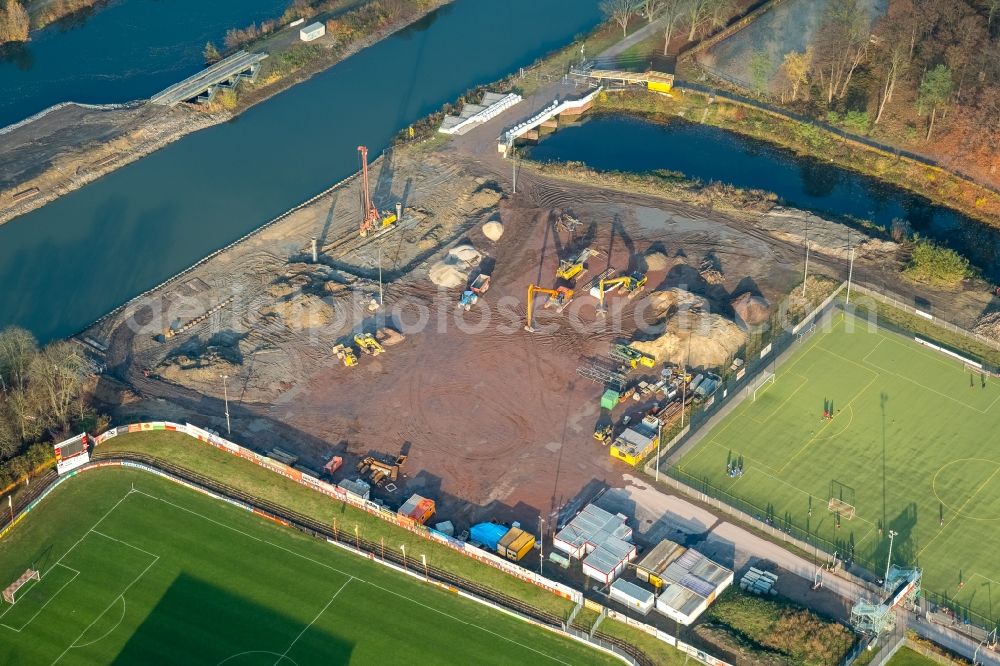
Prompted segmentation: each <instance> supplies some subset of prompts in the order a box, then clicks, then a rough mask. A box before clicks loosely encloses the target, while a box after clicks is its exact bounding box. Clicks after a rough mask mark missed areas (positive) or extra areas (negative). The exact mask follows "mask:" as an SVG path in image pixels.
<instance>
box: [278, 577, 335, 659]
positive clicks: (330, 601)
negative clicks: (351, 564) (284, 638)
mask: <svg viewBox="0 0 1000 666" xmlns="http://www.w3.org/2000/svg"><path fill="white" fill-rule="evenodd" d="M352 580H354V576H351V577H350V578H348V579H347V580H345V581H344V584H343V585H341V586H340V589H338V590H337V591H336V592H334V593H333V596H332V597H330V600H329V601H327V602H326V605H325V606H323V608H321V609H320V611H319V612H318V613H316V617H314V618H313V619H312V620H310V621H309V624H307V625H306V626H304V627H302V631H300V632H299V635H298V636H296V637H295V639H294V640H293V641H292V642H291V643H289V644H288V647H287V648H285V651H284V652H282V653H281V655H280V656H279V657H278V658H277V660H275V662H274V666H278V664H279V663H280V662H281V660H282V659H284V658H285V657H287V656H288V653H289V652H291V651H292V648H293V647H295V644H296V643H298V642H299V639H300V638H302V637H303V636H305V633H306V632H307V631H309V628H310V627H312V626H313V625H314V624H316V620H318V619H319V618H320V616H321V615H323V613H325V612H326V609H327V608H329V607H330V604H332V603H333V600H334V599H336V598H337V595H339V594H340V593H341V592H343V591H344V588H345V587H347V584H348V583H350V582H351V581H352Z"/></svg>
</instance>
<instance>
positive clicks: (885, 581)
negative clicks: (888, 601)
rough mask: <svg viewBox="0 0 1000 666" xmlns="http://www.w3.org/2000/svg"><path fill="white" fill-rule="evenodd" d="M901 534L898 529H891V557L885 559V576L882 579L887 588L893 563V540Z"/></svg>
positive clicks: (884, 587) (884, 586)
mask: <svg viewBox="0 0 1000 666" xmlns="http://www.w3.org/2000/svg"><path fill="white" fill-rule="evenodd" d="M897 536H899V533H898V532H896V530H889V557H887V558H886V561H885V577H884V578H883V579H882V588H883V589H887V588H888V585H889V567H890V566H891V565H892V540H893V539H895V538H896V537H897Z"/></svg>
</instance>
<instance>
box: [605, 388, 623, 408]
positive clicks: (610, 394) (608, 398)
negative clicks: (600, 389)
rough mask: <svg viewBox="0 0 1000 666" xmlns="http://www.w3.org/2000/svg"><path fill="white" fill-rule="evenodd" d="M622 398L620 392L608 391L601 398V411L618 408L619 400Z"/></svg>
mask: <svg viewBox="0 0 1000 666" xmlns="http://www.w3.org/2000/svg"><path fill="white" fill-rule="evenodd" d="M620 397H621V394H619V393H618V391H616V390H614V389H608V390H607V391H605V392H604V395H602V396H601V409H609V410H610V409H614V408H615V407H616V406H618V399H619V398H620Z"/></svg>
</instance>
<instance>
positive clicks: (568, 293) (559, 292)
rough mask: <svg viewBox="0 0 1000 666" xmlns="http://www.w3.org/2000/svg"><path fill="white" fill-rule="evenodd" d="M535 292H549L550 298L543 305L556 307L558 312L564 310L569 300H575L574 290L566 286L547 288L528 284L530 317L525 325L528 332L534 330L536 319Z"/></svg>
mask: <svg viewBox="0 0 1000 666" xmlns="http://www.w3.org/2000/svg"><path fill="white" fill-rule="evenodd" d="M535 294H548V296H549V300H547V301H545V305H544V306H543V307H546V308H550V307H554V308H555V309H556V312H562V311H563V309H564V308H565V307H566V306H567V305H569V302H570V301H572V300H573V290H572V289H567V288H566V287H559V288H557V289H546V288H545V287H539V286H536V285H533V284H529V285H528V317H527V320H528V321H527V323H526V324H525V325H524V330H526V331H528V332H534V330H535V329H534V327H533V326H532V324H533V323H534V319H533V317H532V313H533V312H534V302H535Z"/></svg>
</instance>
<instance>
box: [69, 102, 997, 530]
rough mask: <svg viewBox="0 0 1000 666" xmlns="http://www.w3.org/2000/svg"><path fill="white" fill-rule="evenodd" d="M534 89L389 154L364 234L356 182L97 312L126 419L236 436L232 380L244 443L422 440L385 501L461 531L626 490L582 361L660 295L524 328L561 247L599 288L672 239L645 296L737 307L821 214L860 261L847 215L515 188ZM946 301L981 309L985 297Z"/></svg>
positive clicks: (774, 287) (787, 276)
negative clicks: (497, 231) (610, 489)
mask: <svg viewBox="0 0 1000 666" xmlns="http://www.w3.org/2000/svg"><path fill="white" fill-rule="evenodd" d="M549 99H551V98H549ZM544 101H545V99H544V97H541V96H540V97H539V98H538V99H536V100H534V102H535V103H537V104H539V105H541V104H543V103H544ZM531 105H532V101H530V100H529V102H528V103H526V104H524V105H522V106H523V108H519V107H515V108H514V109H512V110H511V111H509V112H507V113H506V114H504V115H503V116H501V117H500V118H499V119H497V120H495V121H493V122H492V123H490V124H488V125H487V126H486V127H483V128H481V129H478V130H476V131H474V132H471V133H470V134H468V135H465V136H463V137H461V138H460V139H458V140H455V141H453V142H451V143H450V144H448V145H446V146H444V147H443V148H437V149H434V148H432V147H423V146H416V147H411V148H407V149H401V150H398V151H396V152H394V153H391V154H390V155H389V157H388V158H386V159H385V160H382V161H381V162H380V163H378V164H376V165H375V167H374V177H375V178H376V203H377V204H378V205H379V206H380V207H381V208H390V207H392V206H393V205H394V203H395V202H396V201H402V202H404V207H405V212H404V215H403V221H402V222H401V223H400V224H399V225H398V228H396V229H394V230H392V231H390V232H388V233H386V234H384V235H380V236H376V237H369V238H368V239H361V238H358V236H357V224H358V220H359V217H360V203H359V192H358V183H357V179H353V180H351V181H350V182H348V183H347V184H345V185H343V186H341V187H340V188H337V189H336V190H334V191H333V192H332V193H330V194H328V195H325V196H323V197H321V198H320V199H318V200H317V201H315V202H313V203H311V204H309V205H308V206H305V207H303V208H301V209H299V210H297V211H295V212H293V213H291V214H290V215H288V216H287V217H286V218H284V219H282V220H281V221H279V222H277V223H276V224H274V225H272V226H270V227H268V228H266V229H264V230H263V231H261V232H260V233H258V234H257V235H255V236H253V237H251V238H250V239H248V240H246V241H244V242H242V243H240V244H238V245H236V246H234V247H233V248H230V249H228V250H226V251H224V252H222V253H220V254H219V255H217V256H215V257H213V258H212V259H210V260H208V261H207V262H205V263H203V264H201V265H199V266H198V267H196V268H194V269H193V270H191V271H189V272H187V273H186V274H184V275H182V276H180V277H178V278H176V279H175V280H174V281H172V282H171V283H168V284H167V285H166V286H164V287H162V288H160V289H158V290H155V291H154V292H152V293H151V294H150V295H148V296H147V297H144V298H143V299H141V300H139V301H136V302H134V303H131V304H129V306H127V307H126V308H124V309H123V310H122V311H121V312H119V313H117V314H116V315H114V316H112V317H109V318H107V319H105V320H103V321H102V322H99V323H98V324H96V325H95V326H94V327H92V329H90V330H89V331H87V332H86V334H85V335H86V336H89V337H91V338H93V339H95V340H97V341H99V342H101V343H102V344H106V345H107V346H109V348H110V349H109V351H108V352H107V354H106V355H105V359H104V360H105V362H106V363H107V364H108V367H109V370H108V373H107V374H106V375H105V376H104V378H103V379H102V381H101V387H100V389H101V396H102V397H103V398H104V399H105V400H106V401H108V402H109V403H110V404H111V406H112V409H113V410H114V412H115V416H116V417H117V419H118V421H119V422H125V421H129V420H133V419H136V418H139V417H152V418H162V419H185V418H187V419H191V420H192V421H195V422H198V423H209V424H212V425H213V426H214V427H216V428H217V429H219V430H220V431H222V430H223V428H224V427H225V420H224V418H223V416H222V415H223V412H224V406H223V400H222V398H223V383H222V379H221V377H220V376H221V375H223V374H225V375H227V376H228V380H227V388H228V395H229V398H230V411H231V412H232V415H233V435H232V437H233V439H234V440H237V441H240V442H241V443H244V444H249V445H251V446H254V447H256V448H259V449H261V450H265V451H266V450H267V449H269V448H270V447H272V446H275V445H280V446H281V447H282V448H284V449H287V450H291V451H294V452H296V453H298V454H300V455H301V456H302V458H303V462H304V463H305V464H307V465H309V466H311V467H313V468H319V467H320V466H321V465H322V463H323V462H325V461H326V460H327V458H328V457H329V456H330V455H332V454H334V453H336V454H340V455H345V454H346V456H347V459H346V462H347V464H346V465H345V469H344V470H343V471H342V472H341V473H340V474H339V475H338V477H337V478H338V480H339V478H342V477H343V476H353V473H351V472H350V470H351V468H352V466H353V462H354V461H355V460H357V456H359V455H362V454H367V453H368V452H379V453H383V454H387V455H395V454H396V453H398V452H400V451H405V452H407V453H408V454H409V460H408V461H407V463H406V466H405V468H404V472H405V475H406V478H405V479H404V480H403V481H402V482H401V483H400V484H399V485H400V487H401V489H400V490H399V491H397V493H396V494H395V495H394V496H392V497H387V498H386V499H389V500H391V501H394V502H397V503H398V502H401V501H402V499H403V498H405V497H406V496H407V494H408V493H409V492H411V491H423V492H425V493H426V494H428V495H430V496H432V497H434V498H435V499H437V500H438V507H439V508H438V514H439V515H440V516H441V517H442V519H452V520H454V521H455V522H456V523H457V525H458V526H459V529H461V527H464V526H467V525H468V523H469V522H474V521H476V520H480V519H489V518H498V519H501V520H511V519H519V520H521V521H526V524H536V523H535V521H536V520H537V517H538V516H539V515H542V516H547V515H551V514H552V512H554V511H558V509H559V508H560V507H561V506H563V505H564V504H565V503H567V502H569V501H570V500H572V499H573V498H574V497H576V496H577V495H578V494H579V493H580V492H581V489H582V488H585V487H587V488H593V487H595V486H603V485H606V484H609V485H616V484H619V483H620V482H621V474H622V473H623V472H628V471H629V468H628V467H627V466H625V465H623V464H620V463H618V462H617V461H614V460H613V459H611V458H610V457H609V456H608V454H607V451H606V450H605V449H604V448H603V447H602V446H601V445H600V444H599V443H598V442H596V441H595V440H594V439H593V437H592V432H593V428H594V425H595V423H596V421H597V418H598V416H599V414H598V411H599V410H598V398H599V395H600V393H601V390H602V389H601V387H600V386H598V385H597V384H593V383H590V382H589V381H587V380H585V379H583V378H582V377H581V376H579V375H578V374H577V372H576V368H577V366H579V365H581V363H583V362H584V361H585V360H586V359H588V358H592V357H596V358H606V354H607V350H608V343H609V341H611V340H612V339H613V338H615V337H624V338H631V337H632V336H633V334H634V333H635V330H636V328H637V326H638V325H639V324H640V323H642V322H643V321H645V318H646V317H647V316H648V311H647V310H646V307H647V305H646V304H647V301H646V300H645V299H644V298H639V299H636V300H635V301H627V300H625V299H623V298H618V299H617V300H615V301H613V303H612V306H613V310H612V313H611V315H609V317H608V318H607V321H606V322H604V324H605V325H606V327H602V326H601V325H598V326H596V327H595V326H594V322H595V319H596V318H595V312H594V310H595V300H594V299H593V298H592V297H590V296H589V295H584V292H585V291H586V290H585V289H581V290H580V292H581V295H580V297H579V298H578V299H577V300H576V301H575V302H574V304H573V305H572V306H571V307H570V308H568V309H567V310H566V312H565V313H564V314H563V315H561V316H560V315H555V314H554V313H553V312H552V311H550V310H545V309H543V308H542V307H541V304H542V303H543V299H542V298H537V300H536V325H539V326H540V325H542V324H547V323H553V322H556V323H558V324H559V326H558V327H557V328H558V330H555V331H554V332H536V333H534V334H529V333H527V332H525V331H523V330H522V326H523V323H524V313H525V293H526V288H527V285H528V284H529V283H532V282H533V283H536V284H539V285H542V286H552V285H553V284H554V283H555V279H554V271H555V267H556V265H557V261H558V259H557V258H558V257H560V256H562V257H565V256H567V255H568V254H570V252H575V251H578V250H579V249H581V248H583V247H587V246H589V247H592V248H594V249H597V250H600V251H601V252H602V255H601V256H598V257H595V258H592V259H591V260H590V262H589V268H590V271H589V273H588V274H587V275H586V276H585V278H584V279H583V281H582V282H586V281H587V280H588V279H589V277H590V276H592V275H594V274H596V273H597V272H599V271H600V270H603V268H604V267H605V266H608V265H610V266H613V267H615V268H617V269H618V270H619V272H621V271H624V270H626V269H627V268H635V267H637V266H641V265H642V258H641V255H643V254H644V253H646V252H647V251H648V250H655V251H660V252H663V253H665V254H666V255H667V256H668V258H669V260H668V262H667V265H666V268H665V269H663V270H659V271H653V272H650V274H649V278H650V281H649V285H648V288H647V292H646V293H647V294H648V293H650V292H652V291H655V290H659V289H665V288H669V287H674V286H680V287H683V288H685V289H688V290H690V291H693V292H695V293H697V294H699V295H701V296H703V297H705V298H706V299H707V301H708V303H709V305H710V308H711V309H712V311H713V312H718V313H720V314H722V315H723V316H728V317H732V312H731V310H729V308H728V303H729V301H730V299H731V298H732V297H733V296H734V295H737V294H740V293H743V292H745V291H748V290H749V291H752V292H754V293H757V294H760V295H762V296H764V297H765V298H766V299H767V300H768V301H770V302H771V303H775V304H776V303H778V302H779V301H780V300H781V299H782V298H783V297H784V295H785V294H787V293H788V292H789V290H790V289H791V288H792V287H793V286H794V285H795V284H796V283H798V282H799V281H800V280H801V270H802V259H803V256H802V240H801V239H802V238H803V237H804V231H805V228H806V226H807V225H808V227H809V229H810V239H811V242H812V243H813V257H812V263H811V266H813V270H821V271H826V272H828V273H830V274H831V275H834V276H841V273H842V272H844V271H845V270H846V266H844V262H843V260H842V255H843V249H842V248H843V241H842V240H841V239H842V238H843V237H845V236H846V229H844V228H842V227H839V225H834V224H832V223H828V222H823V221H820V220H818V219H817V218H813V217H812V216H809V215H807V214H805V213H801V212H796V211H781V212H780V214H769V215H766V216H763V217H761V216H760V215H758V214H747V215H733V214H723V213H719V212H712V211H707V210H704V209H699V208H696V207H692V206H689V205H683V204H678V203H675V202H671V201H668V200H664V199H662V198H658V197H654V196H647V195H635V194H627V193H621V192H616V191H613V190H607V189H600V188H595V187H591V186H589V185H587V184H578V183H570V182H564V181H553V180H548V179H545V178H542V177H539V176H537V175H534V174H533V173H531V172H530V171H529V170H525V171H524V172H523V173H522V175H521V176H520V177H519V182H518V194H517V195H516V196H514V197H510V196H507V195H505V194H504V195H502V194H501V191H503V192H508V191H509V189H510V186H509V177H508V173H507V170H508V169H509V164H508V163H506V162H503V161H501V160H499V159H498V158H497V157H496V155H495V150H496V147H495V138H494V137H496V136H497V135H498V134H499V128H500V127H501V126H502V125H504V124H511V122H512V121H513V120H515V119H516V118H520V117H524V116H527V115H529V114H530V112H531V108H532V107H531ZM432 145H433V144H432ZM566 209H572V212H573V213H574V215H575V216H576V217H578V218H579V219H580V220H581V221H582V222H583V224H582V225H581V227H580V228H579V229H577V231H576V232H575V237H574V238H571V237H570V236H569V235H568V234H567V233H565V232H559V233H557V232H556V231H555V229H554V227H553V225H552V224H551V223H550V221H551V220H552V219H553V214H554V212H556V211H563V210H566ZM497 218H499V219H500V220H501V221H502V222H503V224H504V227H505V233H504V235H503V236H502V237H501V238H500V239H499V240H498V241H497V242H496V243H493V242H491V241H489V240H487V239H486V238H485V237H484V236H483V235H482V233H481V231H480V227H481V225H482V224H483V223H484V222H486V221H487V220H491V219H497ZM824 230H825V231H824ZM854 233H855V235H854V238H855V242H857V233H856V232H854ZM312 237H316V238H318V239H319V240H318V244H319V246H320V247H321V257H320V262H319V263H318V264H312V263H311V259H310V258H309V256H308V255H309V250H308V248H309V239H310V238H312ZM467 243H471V244H472V245H474V246H475V247H476V248H477V249H478V250H479V251H480V252H481V253H483V254H484V255H485V256H484V259H483V262H482V265H481V267H480V268H482V269H483V270H486V271H492V276H493V284H492V287H491V289H490V291H489V293H488V294H487V295H486V296H485V298H484V299H483V300H482V301H481V302H480V303H479V305H477V306H476V307H475V308H474V309H473V310H472V311H470V312H468V313H463V312H460V311H459V310H457V309H456V307H455V305H456V302H457V299H458V296H459V295H460V292H461V289H452V290H440V289H439V288H438V287H436V286H435V285H434V284H432V283H431V281H430V279H429V277H428V272H427V271H428V267H429V265H430V264H432V263H434V262H435V261H437V260H438V259H440V258H441V256H442V255H443V254H444V253H445V251H446V250H447V249H448V248H451V247H453V246H455V245H456V244H467ZM889 245H890V246H891V244H889ZM864 247H865V248H867V249H863V250H862V251H861V252H859V259H858V261H857V265H856V267H855V278H857V279H863V278H868V279H869V281H873V282H879V281H883V280H884V281H886V282H889V283H891V284H893V286H894V287H896V288H897V289H899V288H900V285H898V284H896V283H897V282H898V279H897V278H896V277H895V273H894V272H893V259H892V252H893V248H892V247H888V248H887V247H886V246H885V244H884V243H871V244H868V245H865V246H864ZM709 252H712V253H713V254H714V255H715V257H716V259H717V261H718V263H719V266H720V269H721V271H722V275H723V278H722V280H721V283H719V284H708V283H706V282H704V280H701V278H700V277H699V275H698V271H697V270H696V267H697V265H698V263H699V262H700V261H701V259H702V258H703V257H704V256H705V255H706V253H709ZM380 255H381V266H382V270H383V277H384V280H385V294H384V307H383V308H382V309H381V310H380V313H379V316H378V318H375V317H373V316H372V314H371V312H369V311H368V310H367V309H366V307H365V306H366V305H367V304H368V303H369V302H370V300H371V299H372V297H373V296H374V295H377V292H378V282H377V278H378V263H379V256H380ZM475 272H476V271H475V269H473V270H470V276H471V275H474V274H475ZM230 298H231V299H232V300H231V301H230V300H227V299H230ZM948 298H949V299H950V300H949V302H950V307H951V309H952V311H954V312H956V313H962V314H963V316H965V317H968V318H969V320H970V321H971V320H973V319H975V317H976V316H977V315H978V314H979V313H980V312H981V311H982V309H983V308H984V307H985V303H986V301H988V298H987V297H986V296H985V295H984V296H983V297H982V298H980V297H978V296H976V295H975V294H972V295H968V294H966V295H964V296H963V298H956V297H953V296H952V295H948ZM963 299H964V300H963ZM939 300H941V301H942V303H943V301H944V297H943V296H942V298H941V299H939ZM220 304H224V307H222V308H221V310H220V311H218V312H216V313H215V314H213V315H212V316H211V317H209V318H207V320H205V321H204V322H202V323H200V324H198V325H195V326H193V327H192V328H191V329H189V330H186V331H185V332H183V333H180V334H178V335H176V336H175V337H173V338H171V339H169V340H167V341H166V342H160V341H157V340H156V336H157V335H158V334H160V333H161V332H162V331H163V330H164V328H166V327H167V326H171V325H172V326H174V327H175V328H176V327H177V326H178V325H180V324H183V323H185V322H188V321H190V320H191V319H194V318H196V317H198V316H199V315H202V314H203V313H205V312H206V311H208V310H209V309H211V308H213V307H215V306H218V305H220ZM615 308H617V311H616V309H615ZM487 313H488V319H486V317H487ZM571 321H574V322H577V323H578V324H579V325H578V327H574V326H572V325H570V322H571ZM618 321H620V322H621V324H620V329H619V330H618V331H617V332H616V330H615V329H614V325H615V322H618ZM386 322H388V323H389V324H390V325H391V326H393V327H394V328H396V329H397V330H399V331H402V332H403V333H404V334H405V335H406V338H405V340H404V341H403V342H401V343H399V344H397V345H394V346H391V347H387V351H386V353H385V354H384V355H382V356H379V357H375V358H372V357H367V356H362V357H361V358H360V360H359V365H358V366H357V367H353V368H347V367H343V366H342V365H341V364H340V363H339V361H338V360H337V359H336V358H334V357H333V356H332V354H331V353H330V348H331V346H332V345H333V344H335V343H336V342H338V341H345V340H348V339H349V337H350V335H351V334H352V333H353V332H356V331H359V330H362V329H364V330H374V329H376V328H380V327H381V326H382V325H384V324H385V323H386ZM136 331H138V332H136ZM147 373H148V374H149V376H148V377H147V376H144V374H147ZM637 406H638V405H637ZM345 472H346V474H345Z"/></svg>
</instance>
